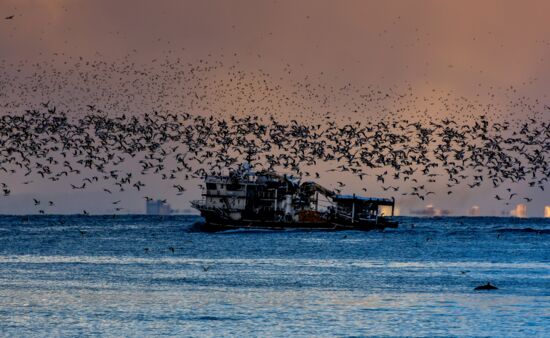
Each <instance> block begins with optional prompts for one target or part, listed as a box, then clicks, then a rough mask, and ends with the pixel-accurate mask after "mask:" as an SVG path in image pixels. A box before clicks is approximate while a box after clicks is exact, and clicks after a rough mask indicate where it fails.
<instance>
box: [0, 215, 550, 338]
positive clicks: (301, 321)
mask: <svg viewBox="0 0 550 338" xmlns="http://www.w3.org/2000/svg"><path fill="white" fill-rule="evenodd" d="M199 221H200V218H199V217H197V216H168V217H159V216H49V215H46V216H0V336H2V337H95V336H105V337H173V336H177V337H249V336H252V337H301V336H304V337H363V336H429V337H434V336H468V337H537V336H538V337H543V336H546V337H548V336H550V220H549V219H532V218H528V219H519V218H500V217H499V218H490V217H480V218H466V217H464V218H462V217H442V218H409V217H400V218H399V221H400V225H399V228H397V229H390V230H384V231H370V232H361V231H332V232H331V231H298V230H292V231H291V230H289V231H251V230H235V231H227V232H219V233H204V232H200V231H197V230H196V223H197V222H199ZM487 282H491V283H492V284H493V285H495V286H497V287H498V290H491V291H475V290H474V288H475V287H476V286H479V285H483V284H486V283H487Z"/></svg>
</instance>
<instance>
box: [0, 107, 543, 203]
mask: <svg viewBox="0 0 550 338" xmlns="http://www.w3.org/2000/svg"><path fill="white" fill-rule="evenodd" d="M548 109H549V110H550V108H548ZM549 151H550V123H549V122H548V121H544V120H542V121H541V120H535V119H530V120H527V121H525V122H524V123H523V124H520V125H513V124H511V123H510V122H507V121H496V122H491V121H489V120H488V119H487V118H486V117H485V116H481V117H480V118H479V119H478V120H474V121H470V122H457V121H455V120H453V119H450V118H443V119H440V120H432V121H430V122H429V123H421V122H418V121H409V120H407V119H402V118H399V119H394V118H383V119H379V120H376V121H375V120H371V121H370V122H367V123H365V122H361V121H356V122H352V123H342V122H339V121H337V120H335V119H334V118H333V117H331V116H329V115H327V116H325V118H324V119H323V120H322V121H314V122H313V123H302V122H298V121H297V120H291V121H289V122H282V121H280V120H278V118H277V117H276V116H267V117H263V118H262V117H259V116H257V115H256V116H231V117H230V118H228V119H226V118H224V117H214V116H208V117H205V116H198V115H190V114H188V113H182V114H171V113H168V114H163V113H158V112H153V113H150V114H148V113H146V114H143V115H139V116H136V115H133V116H126V115H124V114H122V115H117V116H115V115H113V114H108V113H105V112H103V111H98V109H97V108H96V107H95V106H94V105H89V107H88V111H87V112H86V113H84V114H82V115H81V116H80V117H79V118H71V117H69V116H67V114H66V113H63V112H60V111H59V110H57V109H56V108H55V106H52V105H51V104H50V103H49V102H44V103H42V107H41V108H40V109H37V110H28V111H26V112H25V113H23V114H6V115H3V116H1V117H0V172H4V173H3V174H2V176H0V177H1V179H0V180H1V181H0V185H1V189H2V193H3V195H5V196H8V195H10V193H11V192H12V189H13V188H12V187H10V179H9V174H16V173H24V176H32V177H38V178H40V179H43V180H50V181H54V182H60V183H61V182H63V181H66V182H67V181H69V180H70V181H71V182H74V178H75V177H76V178H77V179H78V180H79V183H76V184H74V183H71V184H70V185H71V188H72V189H75V190H80V189H87V188H90V187H95V188H97V185H98V184H103V186H104V188H103V191H104V193H105V194H107V195H113V194H115V193H116V192H120V191H125V190H128V189H133V190H135V191H136V192H138V193H139V192H140V191H141V190H142V189H143V187H144V186H145V183H144V182H143V179H142V178H141V177H142V176H144V175H150V174H153V175H158V176H160V177H161V178H162V179H163V180H166V181H168V182H171V183H172V186H173V188H174V189H175V190H176V191H177V193H178V194H180V195H181V194H183V193H184V191H185V184H183V182H184V181H185V180H192V179H200V178H202V177H203V176H205V175H209V174H221V173H222V172H223V171H224V170H227V169H229V168H236V167H237V166H239V165H240V164H241V163H243V162H244V161H248V162H249V163H250V164H252V165H253V166H254V168H255V169H256V170H277V171H284V172H288V173H292V174H293V175H296V176H299V177H301V178H302V179H308V180H309V179H312V180H313V179H315V180H319V179H321V176H322V175H324V173H325V172H334V173H338V174H340V175H353V176H355V177H357V178H358V179H359V180H361V181H362V182H363V183H364V187H365V188H364V190H365V191H366V189H367V187H369V186H372V185H380V186H381V187H382V188H383V189H384V190H390V191H391V192H392V193H400V194H401V195H403V196H405V195H409V196H414V197H415V198H418V199H420V200H424V199H425V198H426V197H427V196H429V195H431V194H435V191H433V190H430V188H431V187H433V186H435V185H436V184H437V182H441V181H443V183H444V184H445V185H446V187H447V189H446V194H452V193H453V192H454V191H455V190H457V189H465V188H476V187H479V186H481V185H482V184H483V183H484V182H487V183H488V184H490V185H491V186H492V187H494V188H499V187H504V188H506V187H507V186H508V185H510V184H514V183H518V182H525V184H526V185H529V186H530V187H532V188H533V189H540V190H544V188H545V185H546V184H547V183H548V179H549V176H550V162H549V161H548V153H549ZM126 163H127V164H128V165H124V164H126ZM136 168H137V169H136ZM321 168H323V170H321ZM30 183H32V181H26V182H24V184H30ZM345 185H346V184H345V183H343V182H341V181H338V186H337V187H334V190H335V191H336V192H340V191H341V190H342V189H343V188H344V187H345ZM404 187H407V188H404ZM506 191H507V193H508V195H506V196H504V195H503V196H500V195H498V194H497V195H496V196H495V199H497V200H504V201H505V202H506V203H509V201H510V200H512V199H515V198H523V199H525V201H527V202H530V201H531V198H530V197H529V196H523V197H520V196H517V193H514V192H512V191H511V189H510V188H507V190H506ZM144 198H145V199H147V200H149V199H151V197H149V196H144ZM34 203H35V205H36V206H37V207H42V206H44V205H46V206H53V205H54V202H53V201H48V202H41V201H39V200H38V199H35V200H34ZM112 203H113V205H114V206H115V207H116V208H117V211H120V210H123V209H122V207H120V206H119V203H120V200H119V199H116V200H114V201H113V202H112ZM40 212H41V213H44V212H45V210H44V208H41V209H40ZM84 213H86V212H84Z"/></svg>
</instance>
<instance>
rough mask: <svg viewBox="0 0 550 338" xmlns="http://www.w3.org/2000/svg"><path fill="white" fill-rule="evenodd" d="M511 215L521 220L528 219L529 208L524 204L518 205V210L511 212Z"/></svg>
mask: <svg viewBox="0 0 550 338" xmlns="http://www.w3.org/2000/svg"><path fill="white" fill-rule="evenodd" d="M510 215H511V216H514V217H519V218H525V217H527V206H526V205H525V204H522V203H520V204H518V205H516V208H515V209H514V210H512V211H510Z"/></svg>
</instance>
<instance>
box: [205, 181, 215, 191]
mask: <svg viewBox="0 0 550 338" xmlns="http://www.w3.org/2000/svg"><path fill="white" fill-rule="evenodd" d="M206 189H208V190H216V183H206Z"/></svg>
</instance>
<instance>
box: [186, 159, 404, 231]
mask: <svg viewBox="0 0 550 338" xmlns="http://www.w3.org/2000/svg"><path fill="white" fill-rule="evenodd" d="M205 183H206V184H205V192H204V194H203V197H204V198H203V199H202V200H196V201H193V202H192V206H193V207H194V208H196V209H198V210H199V211H200V212H201V215H202V216H203V217H204V218H205V220H206V223H205V225H204V228H205V229H207V230H224V229H231V228H272V229H284V228H320V229H358V230H371V229H383V228H386V227H396V226H397V222H396V221H394V220H392V219H391V217H393V208H394V205H395V202H394V199H387V198H368V197H361V196H356V195H340V194H336V193H335V192H333V191H331V190H329V189H326V188H324V187H322V186H320V185H319V184H317V183H314V182H311V181H308V182H303V183H301V182H300V180H299V179H297V178H295V177H293V176H290V175H280V174H277V173H275V172H270V171H261V172H254V171H252V170H251V169H250V168H249V167H248V166H246V165H243V166H242V167H241V168H240V170H237V171H233V172H231V173H230V174H229V175H227V176H207V177H206V178H205ZM320 197H323V198H324V202H325V203H326V204H325V205H321V204H320V200H319V198H320ZM380 206H391V210H392V215H391V217H387V216H383V215H381V214H380V213H379V207H380Z"/></svg>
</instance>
